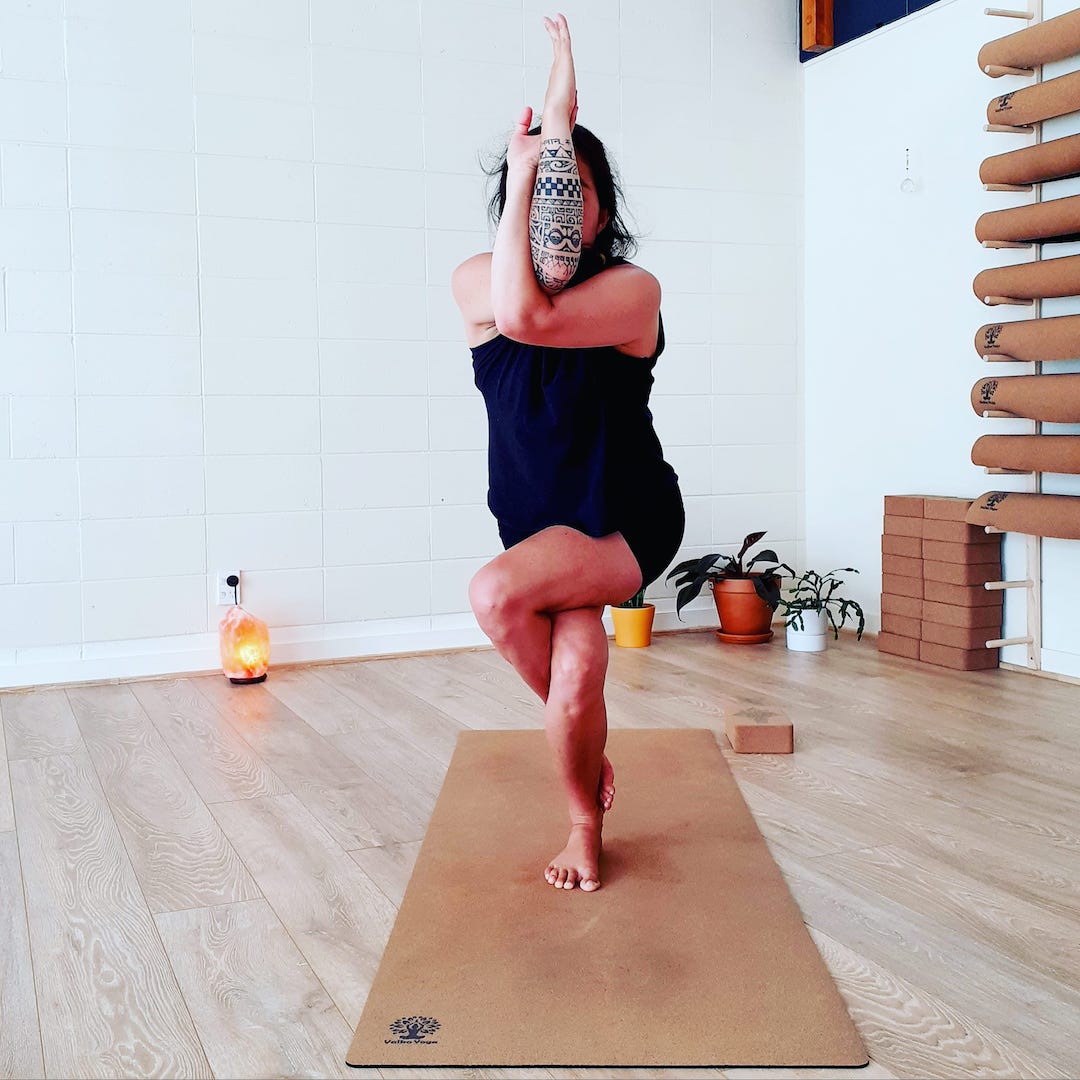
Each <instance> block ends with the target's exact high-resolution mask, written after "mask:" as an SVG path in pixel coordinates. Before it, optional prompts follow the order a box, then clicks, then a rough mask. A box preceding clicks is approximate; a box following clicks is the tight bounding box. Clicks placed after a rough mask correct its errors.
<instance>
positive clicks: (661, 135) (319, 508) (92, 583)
mask: <svg viewBox="0 0 1080 1080" xmlns="http://www.w3.org/2000/svg"><path fill="white" fill-rule="evenodd" d="M790 8H791V5H790V4H789V2H788V0H768V2H758V3H755V4H753V5H740V6H738V7H737V8H733V9H732V10H728V5H722V4H719V3H709V2H708V0H672V2H670V3H668V4H666V5H664V8H663V11H662V13H659V12H658V11H657V10H656V9H655V6H654V5H652V4H648V3H646V2H645V0H621V2H620V0H589V2H587V3H586V2H585V0H577V2H568V3H566V4H565V5H564V10H565V11H566V13H567V15H568V17H569V19H570V23H571V28H572V30H573V32H574V35H575V44H576V54H577V59H578V64H579V86H580V100H581V114H580V119H581V122H582V123H584V124H587V125H588V126H590V127H593V128H594V130H596V131H597V133H598V134H600V135H601V137H602V138H605V139H606V140H608V141H609V143H610V146H611V148H612V150H613V151H614V153H615V156H616V158H617V161H618V163H619V165H620V166H621V168H622V172H623V176H624V179H625V181H626V189H627V192H628V195H629V198H630V208H631V210H632V211H633V212H634V214H635V217H636V220H637V222H638V224H639V226H640V227H641V229H642V230H643V231H644V232H645V233H646V234H647V240H646V242H645V243H644V244H643V247H642V252H641V255H640V259H639V261H640V262H641V263H642V264H643V265H645V266H647V267H649V268H650V269H653V270H654V271H655V272H657V274H658V276H659V277H660V279H661V281H662V283H663V285H664V289H665V296H664V314H665V324H666V326H667V329H668V333H669V340H670V346H669V350H668V352H667V353H666V354H665V356H664V357H663V358H662V360H661V362H660V364H659V365H658V369H657V385H656V392H655V396H654V411H655V415H656V420H657V426H658V430H659V433H660V436H661V439H662V441H663V443H664V445H665V447H666V448H667V451H668V456H669V459H670V460H671V461H672V463H673V464H674V466H675V468H676V470H677V471H678V473H679V474H680V477H681V480H682V486H683V491H684V495H685V497H686V503H687V517H688V527H687V534H686V539H685V544H684V551H683V552H680V557H690V556H692V555H695V554H700V553H704V552H707V551H715V550H732V547H730V546H728V545H737V544H738V542H739V541H740V540H741V538H742V536H743V535H744V534H745V533H746V532H749V531H751V530H753V529H767V530H768V534H769V535H768V541H769V542H770V543H773V544H774V545H775V546H776V547H777V549H778V551H779V554H780V557H781V558H783V559H786V560H787V561H792V560H793V559H795V558H796V555H797V553H798V544H799V540H800V537H801V535H802V526H801V522H800V520H799V506H800V485H801V479H800V476H801V462H800V447H801V434H800V431H799V424H800V417H801V398H800V387H799V383H798V362H797V353H796V347H797V340H798V332H799V331H798V318H799V312H800V310H801V302H800V298H799V296H798V286H799V283H798V277H799V275H798V268H799V261H800V257H801V254H800V252H801V249H800V243H801V238H800V236H799V230H800V227H801V221H802V175H801V162H802V146H801V124H802V117H801V110H800V102H799V97H800V81H801V76H800V74H799V69H798V65H797V63H796V56H797V54H796V52H795V51H794V50H795V42H794V29H795V20H794V17H793V14H792V12H791V10H790ZM544 10H546V9H545V8H544V7H543V6H542V5H541V4H539V3H538V2H537V0H506V2H502V3H498V2H489V3H474V2H467V0H454V2H452V3H450V2H446V0H395V2H393V3H390V2H382V3H379V2H372V0H367V2H358V0H310V2H309V0H274V2H273V3H267V2H259V3H256V2H255V0H173V2H170V3H169V4H165V5H161V4H145V3H140V2H138V0H26V2H24V3H21V4H19V5H18V6H17V10H15V8H14V7H12V6H10V5H9V6H8V7H7V8H6V9H5V10H4V12H3V13H0V268H2V288H3V295H2V300H3V302H2V305H0V318H2V323H0V331H2V336H0V685H9V686H10V685H25V684H31V683H42V682H49V681H65V680H70V679H79V678H102V677H122V676H127V675H135V674H141V673H157V672H166V671H183V670H197V669H207V668H212V667H214V666H215V665H216V663H217V659H216V636H215V630H216V624H217V621H218V619H219V618H220V615H221V614H222V612H223V610H224V609H221V608H217V607H216V606H215V605H214V602H213V596H212V577H213V574H214V572H215V571H217V570H219V569H240V570H242V571H243V573H244V586H245V588H244V594H243V601H244V603H245V606H247V607H248V608H250V609H251V610H253V611H255V612H256V613H257V614H259V615H260V616H261V617H263V618H264V619H266V620H267V621H268V622H269V623H270V625H271V627H272V639H273V648H274V657H275V659H278V660H286V659H310V658H318V657H325V656H348V655H364V654H370V653H377V652H397V651H411V650H414V649H424V648H432V647H440V646H446V645H454V644H461V643H467V642H479V641H483V640H485V639H484V638H483V636H482V635H481V634H480V632H479V630H478V629H477V628H476V626H475V621H474V619H473V617H472V614H471V612H470V611H469V610H468V602H467V597H466V587H467V583H468V580H469V578H470V577H471V575H472V574H473V573H475V571H476V570H477V569H478V568H479V567H480V566H481V565H483V564H484V562H486V561H487V560H489V559H490V558H491V557H493V556H494V555H495V554H497V553H498V552H499V551H501V546H500V544H499V542H498V537H497V533H496V530H495V525H494V522H493V521H492V520H491V518H490V516H489V514H488V511H487V508H486V506H485V505H484V500H485V492H486V458H485V447H486V442H485V440H486V427H485V421H484V413H483V403H482V400H481V398H480V396H479V393H478V392H477V391H476V390H475V387H474V386H473V384H472V372H471V366H470V361H469V355H468V352H467V350H466V349H465V348H464V346H463V344H462V340H461V328H460V326H459V323H458V319H457V315H456V312H455V309H454V306H453V303H452V300H451V297H450V291H449V288H448V284H447V283H448V276H449V273H450V270H451V268H452V267H453V266H454V265H455V264H456V262H458V261H459V260H460V259H462V258H463V257H465V256H466V255H468V254H471V253H473V252H475V251H477V250H482V249H485V248H487V247H488V246H489V236H488V233H487V228H486V223H485V220H484V192H483V187H482V179H483V178H482V177H481V175H480V172H479V169H478V167H477V163H476V154H477V151H478V150H480V149H484V148H486V149H491V148H493V147H495V146H496V145H497V144H498V140H499V137H500V136H505V134H506V132H507V131H508V129H509V125H510V123H511V122H512V121H513V119H514V118H515V116H516V114H517V111H518V109H519V107H520V105H521V104H522V103H523V101H525V100H528V101H529V102H530V103H531V104H533V105H534V107H535V108H537V109H539V106H540V104H541V101H542V95H543V86H544V83H545V80H546V68H547V63H548V49H549V46H548V44H547V39H546V35H545V34H544V31H543V27H542V24H541V22H540V15H541V13H542V12H543V11H544ZM670 593H671V590H670V588H668V587H666V586H663V585H662V583H661V587H658V588H654V589H653V590H652V596H653V597H655V598H659V597H661V596H670ZM710 602H711V601H710V600H709V599H708V597H705V598H702V600H701V601H699V603H698V605H697V614H696V616H695V614H694V613H689V614H688V615H687V616H686V617H687V620H688V622H693V621H694V618H695V617H696V618H697V619H698V620H699V621H700V620H704V621H712V620H713V619H715V613H712V614H710V613H709V611H708V605H709V604H710ZM671 608H672V604H671V603H670V601H668V602H666V603H662V604H661V611H662V612H663V611H671ZM665 620H668V621H670V622H671V624H674V616H673V615H664V614H661V615H660V617H659V624H660V625H664V624H665Z"/></svg>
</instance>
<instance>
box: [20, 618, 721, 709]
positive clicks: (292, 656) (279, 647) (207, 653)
mask: <svg viewBox="0 0 1080 1080" xmlns="http://www.w3.org/2000/svg"><path fill="white" fill-rule="evenodd" d="M705 600H706V601H707V603H702V602H700V601H699V602H698V603H696V604H691V605H689V606H688V607H686V608H684V609H683V612H682V618H681V619H679V618H678V617H677V616H676V614H675V603H674V601H673V600H668V601H666V602H665V601H660V602H659V603H658V604H657V605H656V616H655V619H654V622H653V629H654V630H691V629H698V628H700V627H704V626H718V625H719V623H718V621H717V618H716V608H715V606H714V604H713V603H712V598H711V597H707V598H705ZM604 625H605V627H606V628H607V631H608V633H609V634H613V633H614V628H613V626H612V623H611V613H610V611H605V612H604ZM488 644H490V643H489V641H488V638H487V636H486V635H485V634H484V632H483V631H482V630H481V629H480V627H479V626H477V625H476V619H475V618H474V616H473V614H472V612H468V613H464V614H455V615H434V616H421V617H416V618H409V619H385V620H381V621H379V622H369V623H347V624H344V623H343V624H329V625H323V626H282V627H271V628H270V666H271V670H273V666H274V665H275V664H303V663H313V662H317V661H322V660H350V659H361V658H364V657H371V656H396V655H406V654H410V653H424V652H438V651H441V650H446V649H465V648H473V647H475V646H478V645H481V646H483V645H488ZM17 656H19V658H18V659H17V661H16V663H14V664H0V690H17V689H27V688H32V687H38V686H56V685H66V684H71V683H85V682H115V681H117V680H118V679H140V678H155V677H166V676H170V675H175V676H180V675H209V674H213V673H214V672H220V671H221V666H220V663H219V657H218V641H217V635H216V634H189V635H185V636H182V637H172V638H155V639H137V640H132V641H107V642H90V643H87V644H85V645H82V646H81V647H80V646H73V647H72V648H71V649H54V650H35V649H31V650H27V651H26V652H24V653H22V654H21V655H20V654H17ZM22 657H25V659H22Z"/></svg>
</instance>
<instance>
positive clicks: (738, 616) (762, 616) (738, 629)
mask: <svg viewBox="0 0 1080 1080" xmlns="http://www.w3.org/2000/svg"><path fill="white" fill-rule="evenodd" d="M757 577H760V575H759V574H753V575H751V576H750V577H749V578H724V579H722V580H721V581H714V582H713V583H712V590H713V600H714V601H715V602H716V614H717V615H719V617H720V629H721V631H722V633H724V634H733V635H736V636H739V637H746V636H750V635H755V636H756V635H761V634H768V635H769V636H770V637H771V636H772V629H771V626H772V617H773V612H772V608H771V607H769V605H768V604H766V603H765V601H764V600H762V599H761V597H760V596H758V594H757V590H756V589H755V588H754V578H757Z"/></svg>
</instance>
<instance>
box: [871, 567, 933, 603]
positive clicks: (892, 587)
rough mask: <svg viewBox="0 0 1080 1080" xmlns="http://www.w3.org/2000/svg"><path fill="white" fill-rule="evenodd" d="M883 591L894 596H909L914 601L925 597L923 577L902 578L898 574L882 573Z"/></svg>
mask: <svg viewBox="0 0 1080 1080" xmlns="http://www.w3.org/2000/svg"><path fill="white" fill-rule="evenodd" d="M881 591H882V592H883V593H892V595H893V596H909V597H911V598H912V599H914V600H921V599H922V597H923V580H922V577H921V576H920V577H901V576H899V575H898V574H888V573H882V575H881Z"/></svg>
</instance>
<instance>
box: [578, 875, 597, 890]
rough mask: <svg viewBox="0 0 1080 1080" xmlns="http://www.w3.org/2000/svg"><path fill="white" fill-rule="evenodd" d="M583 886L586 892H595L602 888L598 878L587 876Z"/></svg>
mask: <svg viewBox="0 0 1080 1080" xmlns="http://www.w3.org/2000/svg"><path fill="white" fill-rule="evenodd" d="M581 888H582V889H583V890H584V891H585V892H593V891H594V890H596V889H599V888H600V882H599V881H597V880H596V878H585V879H584V880H583V881H582V883H581Z"/></svg>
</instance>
